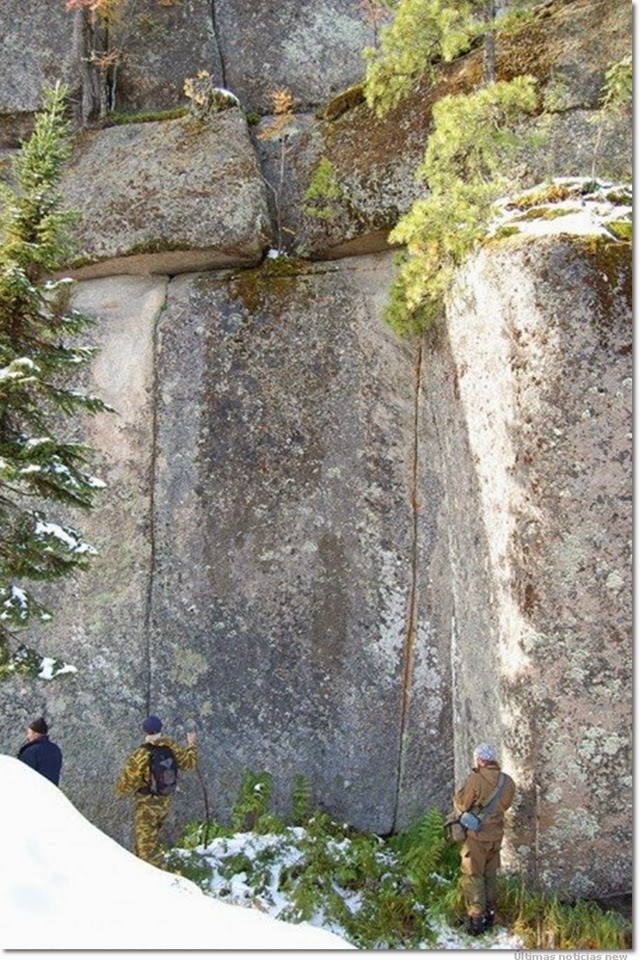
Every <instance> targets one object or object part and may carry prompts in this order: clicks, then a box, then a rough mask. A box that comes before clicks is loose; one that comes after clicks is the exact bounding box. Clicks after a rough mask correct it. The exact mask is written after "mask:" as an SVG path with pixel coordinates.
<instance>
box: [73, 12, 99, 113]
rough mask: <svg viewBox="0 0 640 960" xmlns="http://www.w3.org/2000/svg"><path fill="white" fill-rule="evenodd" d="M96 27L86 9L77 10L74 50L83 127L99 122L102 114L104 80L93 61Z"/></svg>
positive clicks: (79, 111) (79, 107) (74, 22)
mask: <svg viewBox="0 0 640 960" xmlns="http://www.w3.org/2000/svg"><path fill="white" fill-rule="evenodd" d="M95 39H96V38H95V27H94V24H93V23H92V20H91V14H90V12H89V11H88V10H86V9H79V10H76V12H75V14H74V21H73V49H74V54H75V60H76V63H77V64H78V73H79V78H80V90H79V102H78V104H77V106H76V119H77V120H79V121H80V123H81V124H82V126H86V125H87V124H89V123H91V122H92V121H94V120H97V119H98V117H99V116H100V112H101V102H102V97H103V95H102V86H103V83H104V81H103V78H102V76H101V72H100V70H98V69H97V67H96V65H95V64H94V63H93V61H92V59H91V55H92V53H94V51H95Z"/></svg>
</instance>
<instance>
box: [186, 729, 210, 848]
mask: <svg viewBox="0 0 640 960" xmlns="http://www.w3.org/2000/svg"><path fill="white" fill-rule="evenodd" d="M186 726H187V729H188V730H190V731H192V732H193V733H195V731H196V725H195V722H194V721H193V720H187V723H186ZM196 774H197V776H198V780H199V781H200V789H201V790H202V799H203V802H204V839H203V846H205V847H206V846H207V844H208V843H209V820H210V819H211V809H210V807H209V793H208V791H207V785H206V783H205V779H204V777H203V775H202V770H201V769H200V764H199V762H198V761H197V760H196Z"/></svg>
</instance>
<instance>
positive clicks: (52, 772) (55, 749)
mask: <svg viewBox="0 0 640 960" xmlns="http://www.w3.org/2000/svg"><path fill="white" fill-rule="evenodd" d="M48 732H49V728H48V726H47V721H46V720H45V719H44V717H38V719H37V720H34V721H33V723H30V724H29V726H28V727H27V742H26V743H24V744H23V745H22V746H21V747H20V749H19V750H18V760H22V762H23V763H26V764H27V766H29V767H33V769H34V770H37V771H38V773H41V774H42V776H43V777H46V778H47V780H51V783H55V785H56V786H58V783H59V781H60V769H61V767H62V750H61V749H60V747H59V746H58V745H57V744H55V743H52V742H51V740H49V737H48V736H47V734H48Z"/></svg>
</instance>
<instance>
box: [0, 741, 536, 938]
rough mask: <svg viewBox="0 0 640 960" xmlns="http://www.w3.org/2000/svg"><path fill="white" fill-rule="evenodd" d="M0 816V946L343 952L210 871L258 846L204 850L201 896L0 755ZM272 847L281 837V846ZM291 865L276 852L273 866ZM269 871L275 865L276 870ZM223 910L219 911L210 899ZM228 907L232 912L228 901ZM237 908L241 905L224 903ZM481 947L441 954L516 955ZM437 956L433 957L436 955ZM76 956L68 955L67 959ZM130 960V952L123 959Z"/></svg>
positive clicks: (275, 904)
mask: <svg viewBox="0 0 640 960" xmlns="http://www.w3.org/2000/svg"><path fill="white" fill-rule="evenodd" d="M0 776H1V777H2V783H3V794H4V798H3V816H2V818H0V849H1V850H2V852H3V857H2V861H3V863H2V871H1V872H0V918H1V920H0V947H2V948H3V949H8V950H20V951H25V952H26V954H27V956H28V955H29V952H30V951H41V950H57V951H63V955H64V951H72V950H74V951H82V952H84V951H94V950H103V951H111V950H117V951H120V955H121V956H122V951H124V952H125V955H127V954H128V951H135V950H163V951H167V952H168V953H167V954H166V955H168V956H172V955H173V956H181V955H182V952H183V951H190V950H215V951H216V952H220V953H225V952H226V951H232V952H233V954H234V956H237V953H238V952H242V951H246V952H253V951H256V950H268V951H270V952H272V953H273V952H276V953H278V952H279V951H282V952H283V954H284V953H285V952H289V951H296V952H302V951H305V952H306V951H308V950H312V951H314V952H320V953H324V952H325V951H327V955H330V951H334V950H350V949H353V947H352V946H351V945H350V944H348V943H347V942H346V941H345V940H344V939H343V938H342V936H341V935H340V931H336V930H328V929H323V928H322V927H321V926H318V925H317V924H319V923H320V924H321V923H322V918H321V917H318V918H314V919H315V921H316V925H313V924H306V923H302V924H293V923H285V922H283V921H281V920H278V919H276V915H277V914H278V913H279V912H280V911H281V910H282V909H283V907H285V906H286V904H285V903H284V901H283V899H282V897H281V896H280V895H278V894H277V891H275V890H272V893H271V896H266V897H262V898H261V901H260V902H259V903H257V902H254V901H255V897H254V896H253V892H252V891H250V890H249V888H248V887H247V886H246V885H245V884H243V880H242V877H241V876H237V877H236V878H234V880H233V883H231V884H230V882H229V880H228V879H226V880H223V878H222V877H221V876H220V874H219V870H218V869H217V867H218V866H219V863H220V862H221V859H222V857H223V849H224V845H226V852H227V853H228V852H229V847H230V845H231V848H232V849H233V850H235V851H237V852H244V853H247V854H248V855H250V856H251V855H255V853H256V851H257V846H256V845H257V844H260V843H266V842H269V841H268V838H265V837H256V836H255V835H254V834H237V835H236V836H234V837H232V838H229V839H227V840H216V841H214V842H213V843H212V844H210V845H209V846H208V847H207V849H206V851H202V852H205V853H206V855H207V858H208V860H209V862H210V865H211V893H212V894H213V896H211V895H209V896H208V895H205V894H204V893H203V892H202V891H201V890H200V888H199V887H197V886H196V885H195V884H193V883H191V881H189V880H186V879H185V878H183V877H179V876H176V875H174V874H171V873H167V872H165V871H162V870H157V869H156V868H155V867H152V866H150V865H149V864H147V863H144V862H143V861H141V860H139V859H138V858H137V857H135V856H133V855H132V854H131V853H130V852H129V851H127V850H125V849H123V848H122V847H121V846H120V845H119V844H117V843H116V842H115V841H114V840H112V839H111V838H109V837H107V836H106V835H105V834H103V833H102V832H101V831H100V830H98V829H97V828H96V827H94V826H93V825H92V824H90V823H89V822H88V821H87V820H86V819H85V818H84V817H83V816H82V815H81V814H80V813H79V812H78V811H77V810H76V808H75V807H74V806H73V805H72V804H71V803H70V801H69V800H68V799H67V798H66V797H65V795H64V793H63V792H62V790H59V789H58V788H57V787H54V786H53V785H52V784H51V783H49V781H48V780H45V779H44V778H43V777H41V776H40V775H39V774H38V773H36V772H35V771H33V770H32V769H31V768H30V767H27V766H26V764H23V763H21V762H20V761H18V760H16V759H14V758H13V757H9V756H6V755H0ZM280 839H281V838H280ZM291 856H295V853H294V852H293V850H292V848H289V849H287V846H286V844H283V849H282V859H281V863H284V862H286V858H287V857H291ZM276 866H277V865H276ZM222 895H224V897H225V899H226V900H227V902H226V903H224V902H222V901H221V900H220V899H219V897H220V896H222ZM230 901H232V902H230ZM233 904H239V905H233ZM482 940H483V942H482V943H479V942H477V941H472V940H471V939H470V938H467V937H465V936H464V935H460V934H458V933H456V932H455V931H453V930H450V929H448V928H442V929H441V931H440V935H439V939H438V944H437V949H436V950H431V951H430V955H431V956H440V955H441V951H451V950H469V949H474V950H478V951H480V952H484V951H488V950H517V949H521V944H520V942H519V941H517V940H515V939H514V938H512V937H509V936H508V935H507V933H506V931H504V930H498V931H496V932H495V933H494V934H492V936H491V937H489V935H485V937H483V938H482ZM446 955H447V954H446V953H442V956H446ZM70 956H74V957H75V956H77V954H70ZM132 956H133V954H132Z"/></svg>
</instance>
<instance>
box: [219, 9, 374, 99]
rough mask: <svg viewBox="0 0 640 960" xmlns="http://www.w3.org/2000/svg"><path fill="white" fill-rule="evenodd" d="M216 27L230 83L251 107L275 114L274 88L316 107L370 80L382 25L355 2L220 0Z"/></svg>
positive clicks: (225, 76) (224, 77) (225, 82)
mask: <svg viewBox="0 0 640 960" xmlns="http://www.w3.org/2000/svg"><path fill="white" fill-rule="evenodd" d="M216 25H217V33H218V38H219V44H220V53H221V56H222V62H223V64H224V76H223V77H222V80H223V83H224V85H225V86H227V87H229V89H230V90H233V92H234V93H235V94H236V96H238V97H240V100H241V101H242V103H243V104H244V105H245V106H246V107H247V108H248V109H250V110H257V111H259V112H265V113H268V112H270V110H271V109H272V100H271V96H270V94H271V92H272V91H273V90H278V89H282V88H283V87H284V88H286V89H287V90H289V91H290V93H291V94H292V95H293V97H294V100H295V102H296V109H297V110H304V109H305V108H306V109H309V108H310V107H314V106H317V105H318V104H319V103H322V102H323V101H324V100H326V99H328V98H329V97H332V96H333V95H334V94H336V93H338V92H339V91H340V90H343V89H344V88H345V87H348V86H350V85H351V84H352V83H355V82H356V81H358V80H360V79H362V77H363V76H364V60H363V58H362V50H363V48H364V47H367V46H373V44H374V42H375V33H374V28H373V26H372V24H371V22H370V21H369V20H368V18H367V15H366V10H365V7H364V4H362V5H361V4H358V3H353V2H352V0H326V2H324V3H316V2H314V0H279V2H278V3H277V4H271V3H260V4H256V3H254V2H252V0H219V2H218V3H216Z"/></svg>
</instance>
